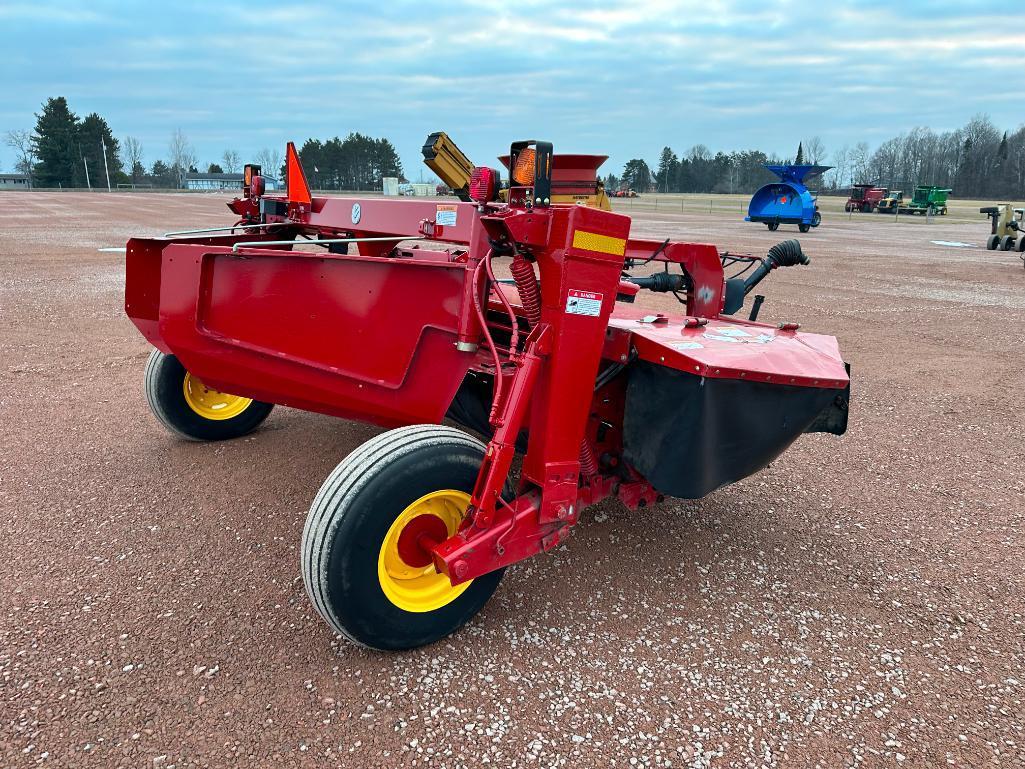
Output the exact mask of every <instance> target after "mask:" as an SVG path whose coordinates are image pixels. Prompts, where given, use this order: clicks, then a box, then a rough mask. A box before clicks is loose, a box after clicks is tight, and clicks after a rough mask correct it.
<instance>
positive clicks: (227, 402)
mask: <svg viewBox="0 0 1025 769" xmlns="http://www.w3.org/2000/svg"><path fill="white" fill-rule="evenodd" d="M145 382H146V400H147V402H148V403H149V407H150V410H152V412H153V414H154V415H155V416H156V418H157V419H159V420H160V422H161V423H162V424H163V425H164V427H166V428H167V429H168V430H170V431H171V432H173V433H176V434H177V435H180V436H181V437H183V438H188V439H189V440H193V441H222V440H227V439H229V438H238V437H241V436H243V435H246V434H248V433H251V432H252V431H253V430H255V429H256V428H257V427H259V426H260V424H261V423H262V422H263V420H265V419H266V418H267V416H268V415H269V414H270V412H271V410H272V409H273V408H274V404H272V403H263V402H261V401H256V400H253V399H251V398H245V397H242V396H240V395H229V394H228V393H222V392H220V391H218V390H215V389H213V388H212V387H207V386H206V385H204V384H203V382H202V381H201V380H200V379H199V377H197V376H195V375H193V374H190V373H189V372H188V371H186V370H185V367H184V366H183V365H182V364H181V362H180V361H179V360H178V358H176V357H175V356H174V355H168V354H166V353H163V352H161V351H160V350H154V351H153V352H152V353H150V356H149V360H148V361H146V373H145Z"/></svg>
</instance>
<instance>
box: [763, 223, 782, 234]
mask: <svg viewBox="0 0 1025 769" xmlns="http://www.w3.org/2000/svg"><path fill="white" fill-rule="evenodd" d="M765 226H766V227H768V228H769V230H770V231H771V232H775V231H776V230H778V229H779V222H766V223H765Z"/></svg>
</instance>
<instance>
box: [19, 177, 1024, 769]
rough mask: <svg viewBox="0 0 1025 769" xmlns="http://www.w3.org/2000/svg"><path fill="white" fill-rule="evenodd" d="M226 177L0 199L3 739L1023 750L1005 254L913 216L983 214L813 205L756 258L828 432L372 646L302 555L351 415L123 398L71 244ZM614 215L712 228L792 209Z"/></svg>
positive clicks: (958, 758)
mask: <svg viewBox="0 0 1025 769" xmlns="http://www.w3.org/2000/svg"><path fill="white" fill-rule="evenodd" d="M224 200H225V198H224V197H222V196H217V195H192V196H186V195H162V194H136V195H130V194H123V195H99V194H95V195H88V194H80V193H64V194H59V193H32V194H26V193H3V194H0V267H2V269H0V445H2V449H0V765H2V766H4V767H8V766H10V767H21V766H33V765H36V764H42V765H50V766H57V767H78V766H97V767H110V766H130V767H153V768H156V767H161V768H162V769H171V767H191V766H216V767H222V766H246V767H252V766H276V767H291V766H304V767H315V766H345V767H406V766H417V767H424V766H431V767H473V768H475V769H476V768H477V767H481V766H483V765H485V764H491V765H495V766H503V767H507V766H508V767H511V766H517V767H531V766H541V767H548V766H572V767H605V766H621V767H633V766H675V767H704V766H757V767H761V766H787V767H789V766H799V767H804V766H809V767H811V766H821V767H846V766H865V767H872V766H900V765H903V766H915V767H936V766H943V765H951V766H958V767H965V766H1021V765H1022V764H1021V761H1022V759H1021V755H1022V751H1023V746H1025V733H1023V731H1025V725H1023V722H1025V707H1023V703H1022V699H1023V688H1025V671H1023V663H1025V643H1023V630H1025V620H1023V615H1025V600H1023V596H1025V576H1023V565H1025V556H1023V550H1022V545H1023V539H1025V534H1023V528H1025V526H1023V517H1025V478H1023V475H1022V471H1021V468H1022V463H1023V459H1025V457H1023V451H1022V394H1023V393H1025V373H1023V372H1025V366H1023V361H1022V350H1023V343H1025V270H1023V269H1022V264H1021V262H1020V261H1019V259H1018V257H1017V255H1016V254H1005V253H1001V252H988V251H985V250H984V249H982V248H979V247H975V248H963V247H955V246H943V245H936V244H933V243H932V242H931V241H934V240H941V241H951V242H961V243H972V244H978V245H981V244H982V243H983V241H984V239H985V236H986V234H987V232H988V224H987V222H986V221H985V220H983V219H982V218H981V217H980V218H979V220H978V221H977V222H975V223H971V224H968V223H965V224H959V223H950V222H946V221H940V220H937V221H935V222H934V223H933V224H931V225H926V224H925V223H924V222H923V221H921V220H919V219H916V220H915V221H901V222H900V223H894V222H893V221H892V219H891V218H890V217H876V216H875V215H871V214H869V215H860V216H854V217H853V218H848V217H846V216H840V215H837V216H833V217H828V218H827V219H826V221H825V223H824V224H823V226H822V227H821V228H819V229H818V230H816V231H813V232H811V233H809V234H807V235H804V236H800V237H801V240H802V242H803V243H804V246H805V250H806V251H807V252H808V253H809V254H811V255H812V259H813V263H812V265H811V266H810V267H807V268H795V269H790V270H783V271H780V272H778V273H775V274H774V275H772V276H771V277H770V278H769V279H768V280H767V282H766V283H765V284H764V290H763V291H762V293H765V294H766V295H767V301H766V303H765V306H764V307H763V312H762V319H764V320H771V321H783V320H798V321H800V322H801V324H802V327H803V328H804V329H806V330H814V331H821V332H826V333H832V334H835V335H837V336H838V337H839V339H840V342H841V348H842V349H843V351H844V353H845V355H846V357H847V359H848V360H849V361H850V362H851V364H852V366H853V371H854V379H855V386H854V396H853V407H852V416H851V424H850V430H849V432H848V434H847V435H846V436H844V437H843V438H836V437H834V436H828V435H815V436H805V437H803V438H802V439H800V440H799V441H798V443H797V444H796V445H795V446H794V447H793V448H792V449H791V450H790V451H789V452H788V453H786V454H785V455H784V456H783V457H782V458H781V460H780V461H778V462H777V463H776V464H774V465H773V466H772V467H770V468H768V469H767V470H765V471H764V472H762V473H760V474H758V475H756V476H755V477H753V478H750V479H748V480H746V481H744V482H742V483H740V484H737V485H735V486H732V487H729V488H726V489H723V490H720V491H718V492H716V493H714V494H712V495H710V496H709V497H707V498H705V499H703V500H700V501H697V502H679V501H675V500H669V501H667V502H665V503H664V504H662V505H659V506H658V507H656V508H654V509H648V510H646V511H644V513H643V514H629V513H628V512H627V511H626V510H625V509H623V508H621V507H620V506H619V505H618V504H614V503H606V504H603V505H599V506H597V507H595V508H592V509H591V510H590V511H589V513H588V514H585V515H584V517H583V519H582V521H581V523H580V525H579V526H578V527H577V529H576V534H575V536H574V538H573V539H572V540H571V541H570V544H569V546H568V547H566V548H562V549H560V550H559V551H558V552H556V553H555V554H553V555H550V556H544V557H538V558H536V559H534V560H532V561H528V562H526V563H524V564H521V565H520V566H518V567H515V568H513V569H510V570H509V572H508V573H507V576H506V578H505V580H504V582H503V584H502V586H501V587H500V588H499V591H498V593H497V594H496V596H495V598H494V599H493V600H492V602H491V603H490V604H489V605H488V607H487V608H486V609H485V611H484V612H483V613H482V614H481V615H480V616H479V617H478V619H477V620H475V621H474V622H473V623H471V625H470V626H469V627H467V628H466V629H465V630H464V631H462V632H460V633H458V634H457V635H455V636H454V637H452V638H450V639H448V640H446V641H443V642H441V643H439V644H436V645H435V646H432V647H430V648H427V649H422V650H419V651H416V652H413V653H407V654H378V653H371V652H367V651H364V650H360V649H356V648H354V647H353V646H351V645H349V644H348V643H346V642H344V641H342V640H340V639H338V638H335V637H333V636H332V634H331V633H330V632H329V631H328V629H327V627H326V626H325V625H324V624H323V623H322V622H321V621H320V619H319V618H318V617H317V616H316V615H315V613H314V611H313V609H312V608H311V606H310V605H309V603H308V602H307V599H306V596H305V593H304V590H303V585H302V580H301V578H300V576H299V568H298V564H299V553H298V544H299V540H300V535H301V531H302V525H303V521H304V519H305V514H306V509H307V507H308V505H309V503H310V501H311V499H312V497H313V494H314V493H315V492H316V490H317V488H318V486H319V485H320V483H321V481H322V480H323V479H324V477H325V476H326V475H327V473H328V472H329V471H330V469H331V468H332V467H333V466H334V464H335V463H336V462H337V461H338V460H339V459H341V457H343V456H344V455H345V454H346V453H348V452H349V451H350V450H351V449H353V448H354V447H355V446H356V445H357V444H359V443H360V442H362V441H364V440H366V439H367V438H368V437H370V436H371V435H373V434H374V428H371V427H368V426H365V425H360V424H355V423H349V422H343V421H338V420H334V419H331V418H328V417H323V416H318V415H314V414H306V413H302V412H297V411H291V410H288V409H278V410H276V411H275V413H274V414H273V415H272V416H271V418H270V419H269V420H268V422H267V423H266V425H265V427H264V428H263V429H261V430H259V431H258V432H256V433H254V434H253V435H252V436H250V437H248V438H246V439H243V440H240V441H236V442H231V443H226V444H211V445H197V444H191V443H185V442H182V441H180V440H176V439H175V438H173V437H172V436H171V435H169V434H168V433H167V432H165V431H164V430H163V429H162V428H161V427H160V426H159V425H158V423H157V422H156V420H155V419H154V418H152V417H151V415H150V414H149V411H148V409H147V407H146V404H145V400H144V398H143V393H142V370H143V364H144V362H145V359H146V356H147V354H148V348H147V345H146V343H145V342H144V340H143V339H142V337H141V336H140V335H139V334H138V333H137V332H136V331H135V329H134V327H133V326H132V325H131V323H130V322H129V321H128V319H127V318H126V317H125V316H124V313H123V310H122V289H123V265H122V259H123V257H122V256H121V255H120V254H117V253H103V252H99V251H97V249H98V248H100V247H103V246H120V245H123V244H124V241H125V239H126V238H127V237H129V236H130V235H134V234H152V233H159V232H163V231H165V230H169V229H176V228H179V227H185V226H216V225H218V224H225V223H229V222H230V214H229V213H228V212H227V210H226V209H225V208H224V207H223V201H224ZM632 213H634V214H635V215H636V216H635V226H634V232H635V233H638V234H644V235H649V236H655V237H666V236H672V237H674V238H677V239H691V240H698V241H706V242H715V243H717V244H718V245H719V246H720V247H721V248H724V249H731V250H738V251H750V252H758V253H764V251H765V250H766V249H767V248H768V247H769V246H770V245H771V244H772V243H774V242H776V241H778V240H782V239H783V238H786V237H796V236H797V234H796V229H795V228H786V227H784V228H782V229H781V230H780V231H779V232H777V233H769V232H768V231H767V230H766V229H765V228H764V227H761V226H758V225H753V224H745V223H743V222H741V221H739V217H738V216H737V214H736V213H734V212H722V213H718V212H717V213H713V214H709V213H707V212H706V213H697V212H684V213H678V212H677V213H670V212H668V211H664V210H641V209H640V208H638V209H637V210H635V211H633V212H632ZM788 229H789V230H792V231H786V230H788ZM648 301H649V302H650V303H651V305H652V306H653V307H656V306H657V307H660V308H663V309H667V310H668V309H673V304H674V303H673V300H671V299H670V300H664V299H661V298H659V299H656V300H648Z"/></svg>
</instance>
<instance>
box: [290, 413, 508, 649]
mask: <svg viewBox="0 0 1025 769" xmlns="http://www.w3.org/2000/svg"><path fill="white" fill-rule="evenodd" d="M484 451H485V447H484V444H482V443H481V442H480V441H478V440H477V439H475V438H472V437H471V436H469V435H467V434H466V433H463V432H460V431H459V430H455V429H453V428H451V427H445V426H439V425H414V426H412V427H401V428H399V429H397V430H390V431H389V432H386V433H382V434H381V435H378V436H377V437H375V438H373V439H371V440H369V441H367V442H366V443H364V444H363V445H362V446H360V447H359V448H357V449H356V450H355V451H353V452H352V453H351V454H349V456H347V457H346V458H345V459H343V460H342V461H341V463H339V465H338V466H337V467H336V468H335V469H334V471H333V472H332V473H331V475H329V476H328V478H327V480H326V481H324V485H323V486H321V487H320V491H319V492H318V493H317V496H316V498H315V499H314V500H313V505H312V506H311V508H310V512H309V516H308V517H307V519H306V526H305V528H304V530H303V540H302V548H301V550H302V573H303V581H304V582H305V584H306V592H307V594H308V595H309V597H310V600H311V601H312V602H313V605H314V607H315V608H316V609H317V612H318V613H319V614H320V616H322V617H323V618H324V619H325V620H326V621H327V623H328V625H330V626H331V628H332V629H333V630H334V631H335V632H337V633H340V634H342V635H344V636H346V637H347V638H349V639H350V640H352V641H355V642H356V643H358V644H361V645H363V646H368V647H370V648H373V649H382V650H394V649H412V648H415V647H417V646H424V645H425V644H429V643H432V642H434V641H437V640H438V639H440V638H444V637H445V636H447V635H448V634H450V633H452V632H454V631H455V630H457V629H458V628H460V627H462V625H464V624H465V623H466V622H468V621H469V620H470V619H471V618H472V617H473V616H474V615H475V614H476V613H477V612H478V611H480V609H481V607H483V606H484V604H485V603H486V602H487V600H488V599H489V598H490V597H491V594H492V593H494V592H495V589H496V588H497V587H498V583H499V581H500V580H501V578H502V570H498V571H494V572H491V573H489V574H485V575H484V576H483V577H478V578H477V579H474V580H471V581H470V582H464V583H462V584H460V585H456V586H453V585H452V584H451V582H450V581H449V579H448V577H447V576H445V575H444V574H440V573H438V572H437V571H436V570H435V568H434V564H433V560H432V557H431V552H430V551H431V548H432V547H433V546H434V544H436V543H438V542H441V541H443V540H445V539H447V538H448V537H450V536H452V535H453V534H455V533H456V530H457V529H458V527H459V525H460V523H461V522H462V519H463V515H464V514H465V512H466V508H467V506H468V505H469V502H470V492H472V491H473V486H474V483H475V482H476V480H477V473H478V471H479V470H480V466H481V462H482V461H483V459H484Z"/></svg>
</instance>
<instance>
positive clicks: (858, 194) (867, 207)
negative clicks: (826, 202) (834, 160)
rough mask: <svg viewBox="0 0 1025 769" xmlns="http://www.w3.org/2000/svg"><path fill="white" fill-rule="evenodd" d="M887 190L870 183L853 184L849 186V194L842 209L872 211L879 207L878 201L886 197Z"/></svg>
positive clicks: (866, 212)
mask: <svg viewBox="0 0 1025 769" xmlns="http://www.w3.org/2000/svg"><path fill="white" fill-rule="evenodd" d="M887 192H889V190H888V189H886V187H876V186H875V185H872V184H855V185H854V186H853V187H851V196H850V197H849V198H847V203H846V204H845V205H844V211H846V212H847V213H851V212H852V211H861V212H862V213H865V214H870V213H872V211H873V210H875V209H876V208H878V207H879V201H880V200H882V199H883V198H885V197H886V193H887Z"/></svg>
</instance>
